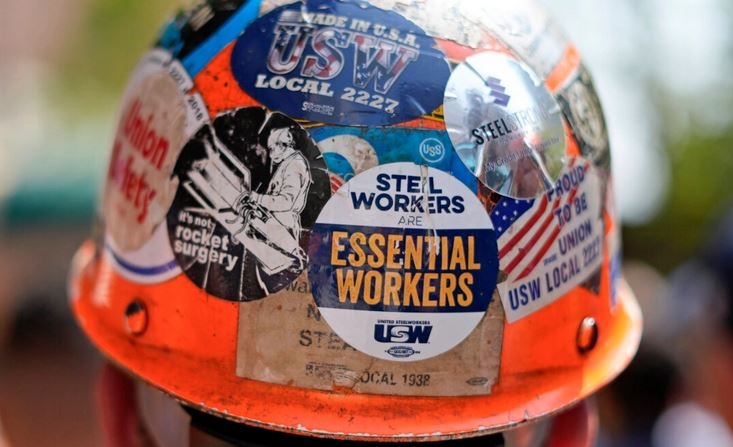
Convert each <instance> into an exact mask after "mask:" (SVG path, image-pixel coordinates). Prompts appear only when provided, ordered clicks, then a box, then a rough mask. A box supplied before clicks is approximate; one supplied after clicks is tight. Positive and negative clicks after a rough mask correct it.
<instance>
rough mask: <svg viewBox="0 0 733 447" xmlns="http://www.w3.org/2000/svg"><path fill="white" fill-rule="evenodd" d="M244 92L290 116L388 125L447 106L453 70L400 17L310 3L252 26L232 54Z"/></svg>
mask: <svg viewBox="0 0 733 447" xmlns="http://www.w3.org/2000/svg"><path fill="white" fill-rule="evenodd" d="M232 72H233V73H234V77H235V78H236V79H237V82H238V83H239V85H240V87H241V88H242V89H243V90H244V91H246V92H247V93H248V94H250V95H251V96H252V97H253V98H255V99H257V100H258V101H260V102H261V103H262V104H264V105H265V106H267V107H269V108H271V109H273V110H278V111H281V112H283V113H285V114H287V115H290V116H292V117H297V118H304V119H308V120H312V121H319V122H327V123H333V124H343V125H385V124H390V123H396V122H401V121H407V120H409V119H413V118H416V117H419V116H422V115H425V114H427V113H430V112H432V111H433V110H435V108H437V107H438V106H440V105H441V104H442V101H443V93H444V90H445V85H446V83H447V80H448V77H449V76H450V68H449V66H448V63H447V61H446V59H445V55H444V54H443V53H442V52H441V51H440V50H438V49H437V48H436V44H435V41H434V40H433V39H432V38H431V37H429V36H427V35H425V33H424V32H423V31H422V30H421V29H420V28H419V27H417V26H416V25H415V24H414V23H412V22H410V21H408V20H407V19H405V18H404V17H402V16H400V15H399V14H397V13H395V12H390V11H385V10H382V9H379V8H376V7H373V6H367V5H366V4H364V3H358V4H357V3H356V2H334V1H331V0H310V1H308V0H306V1H304V2H298V3H293V4H290V5H286V6H282V7H279V8H276V9H274V10H272V11H271V12H269V13H267V14H266V15H264V16H263V17H262V18H260V19H259V20H257V21H256V22H255V23H253V24H252V25H251V26H249V27H248V28H247V29H246V30H245V32H244V33H243V34H242V35H241V36H240V37H239V39H238V41H237V42H236V44H235V46H234V49H233V52H232Z"/></svg>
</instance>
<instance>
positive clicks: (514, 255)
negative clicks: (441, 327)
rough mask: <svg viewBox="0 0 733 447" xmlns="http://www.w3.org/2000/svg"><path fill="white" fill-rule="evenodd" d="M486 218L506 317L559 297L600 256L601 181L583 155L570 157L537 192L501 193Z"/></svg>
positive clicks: (518, 316) (529, 311)
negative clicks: (526, 195)
mask: <svg viewBox="0 0 733 447" xmlns="http://www.w3.org/2000/svg"><path fill="white" fill-rule="evenodd" d="M491 220H492V221H493V222H494V227H495V229H496V232H497V234H498V244H499V265H500V270H501V272H502V277H504V278H505V279H504V280H503V281H501V282H499V284H498V285H497V288H498V290H499V294H500V295H501V299H502V302H503V304H504V309H505V312H506V317H507V321H508V322H510V323H513V322H515V321H517V320H519V319H521V318H523V317H526V316H528V315H530V314H532V313H534V312H536V311H538V310H540V309H542V308H543V307H545V306H547V305H549V304H551V303H552V302H553V301H555V300H557V299H558V298H560V297H562V296H563V295H564V294H566V293H567V292H568V291H570V290H571V289H572V288H574V287H575V286H577V285H579V284H580V283H582V282H583V281H585V280H586V279H587V278H588V277H589V276H590V275H592V274H594V273H595V272H596V271H597V270H598V268H599V267H600V266H601V263H602V261H603V246H604V224H603V218H602V210H601V182H600V178H599V176H598V174H597V173H596V171H595V169H594V168H593V167H592V164H591V163H590V162H588V161H585V160H582V159H578V158H573V159H572V160H571V162H570V163H569V165H568V166H567V167H566V168H565V169H564V170H563V171H562V172H561V174H560V176H559V177H558V179H557V182H556V183H555V185H554V187H553V189H551V190H549V191H548V192H547V193H545V194H543V195H542V197H539V198H537V199H534V200H517V199H510V198H504V199H502V200H501V201H500V202H499V203H498V204H497V206H496V207H495V208H494V210H493V211H492V213H491Z"/></svg>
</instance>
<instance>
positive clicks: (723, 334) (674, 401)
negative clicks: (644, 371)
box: [652, 207, 733, 447]
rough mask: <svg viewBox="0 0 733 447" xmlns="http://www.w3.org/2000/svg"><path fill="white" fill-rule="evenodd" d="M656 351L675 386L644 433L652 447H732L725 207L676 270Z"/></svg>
mask: <svg viewBox="0 0 733 447" xmlns="http://www.w3.org/2000/svg"><path fill="white" fill-rule="evenodd" d="M662 299H666V300H668V302H667V303H666V304H665V305H664V306H663V311H664V319H665V320H666V325H665V327H664V328H661V330H660V331H659V334H658V338H657V342H656V343H655V344H656V346H657V347H658V348H659V350H660V352H661V353H664V354H665V355H667V356H668V358H671V359H672V360H673V361H674V362H675V366H676V369H677V370H678V371H679V372H680V374H681V381H680V382H679V383H678V384H677V386H676V387H675V389H673V390H672V392H671V393H670V396H669V399H670V401H669V403H668V405H669V406H668V408H667V409H666V410H665V411H664V412H663V413H662V414H661V416H660V417H659V419H658V421H657V422H656V425H655V426H654V429H653V432H652V440H653V445H654V446H655V447H699V446H705V447H729V446H733V207H729V208H728V211H727V213H726V214H725V215H724V216H723V218H722V219H721V221H720V222H719V224H718V225H717V227H716V228H715V229H713V231H711V233H710V237H709V238H708V240H707V243H706V244H705V245H704V247H703V248H702V249H701V250H700V253H699V254H698V255H697V256H695V257H694V258H692V259H691V260H690V261H688V262H686V263H685V264H683V265H682V266H680V267H679V268H678V269H676V270H675V271H674V272H673V273H672V274H671V275H670V277H669V281H668V284H667V287H666V288H665V291H664V292H663V296H662Z"/></svg>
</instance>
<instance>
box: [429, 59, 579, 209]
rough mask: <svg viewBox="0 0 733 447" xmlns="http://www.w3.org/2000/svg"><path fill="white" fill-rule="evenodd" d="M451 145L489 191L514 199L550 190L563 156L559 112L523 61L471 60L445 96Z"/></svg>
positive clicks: (454, 76)
mask: <svg viewBox="0 0 733 447" xmlns="http://www.w3.org/2000/svg"><path fill="white" fill-rule="evenodd" d="M443 107H444V111H445V112H444V113H445V124H446V127H447V130H448V135H449V136H450V139H451V141H452V142H453V146H454V148H455V149H456V151H457V152H458V155H459V156H460V157H461V159H462V160H463V162H464V163H465V164H466V166H467V167H468V169H469V170H471V171H472V172H474V173H475V175H476V177H478V179H479V180H480V181H482V182H483V183H484V184H486V186H488V187H489V188H491V189H493V190H494V191H497V192H499V193H501V194H503V195H506V196H509V197H514V198H533V197H536V196H538V195H540V194H542V193H544V192H546V191H550V190H551V189H552V188H553V185H554V184H555V180H556V179H557V177H558V175H559V174H560V171H561V169H562V164H563V159H564V157H565V129H564V126H563V121H562V114H561V112H560V107H559V106H558V104H557V102H556V101H555V99H554V98H553V96H552V94H550V92H549V91H548V90H547V88H546V87H545V85H544V84H543V83H542V82H541V81H540V80H539V79H537V78H536V77H534V76H533V75H532V74H531V72H530V71H529V70H528V69H527V68H526V67H525V66H524V65H523V64H522V63H521V62H519V61H517V60H515V59H514V58H512V57H511V56H508V55H506V54H503V53H497V52H482V53H477V54H474V55H472V56H469V57H468V58H467V59H466V60H465V61H464V62H463V63H462V64H460V65H459V66H457V67H456V69H455V70H453V73H452V74H451V77H450V79H449V81H448V85H447V87H446V91H445V103H444V105H443Z"/></svg>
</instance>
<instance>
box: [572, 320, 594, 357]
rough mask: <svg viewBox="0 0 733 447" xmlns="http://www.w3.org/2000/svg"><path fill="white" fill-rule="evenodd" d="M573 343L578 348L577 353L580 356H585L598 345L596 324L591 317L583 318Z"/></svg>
mask: <svg viewBox="0 0 733 447" xmlns="http://www.w3.org/2000/svg"><path fill="white" fill-rule="evenodd" d="M575 342H576V343H577V346H578V352H580V353H581V354H587V353H588V352H590V351H591V350H592V349H593V348H595V346H596V343H598V323H596V319H595V318H593V317H585V318H583V321H581V322H580V326H579V327H578V334H577V337H576V340H575Z"/></svg>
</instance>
